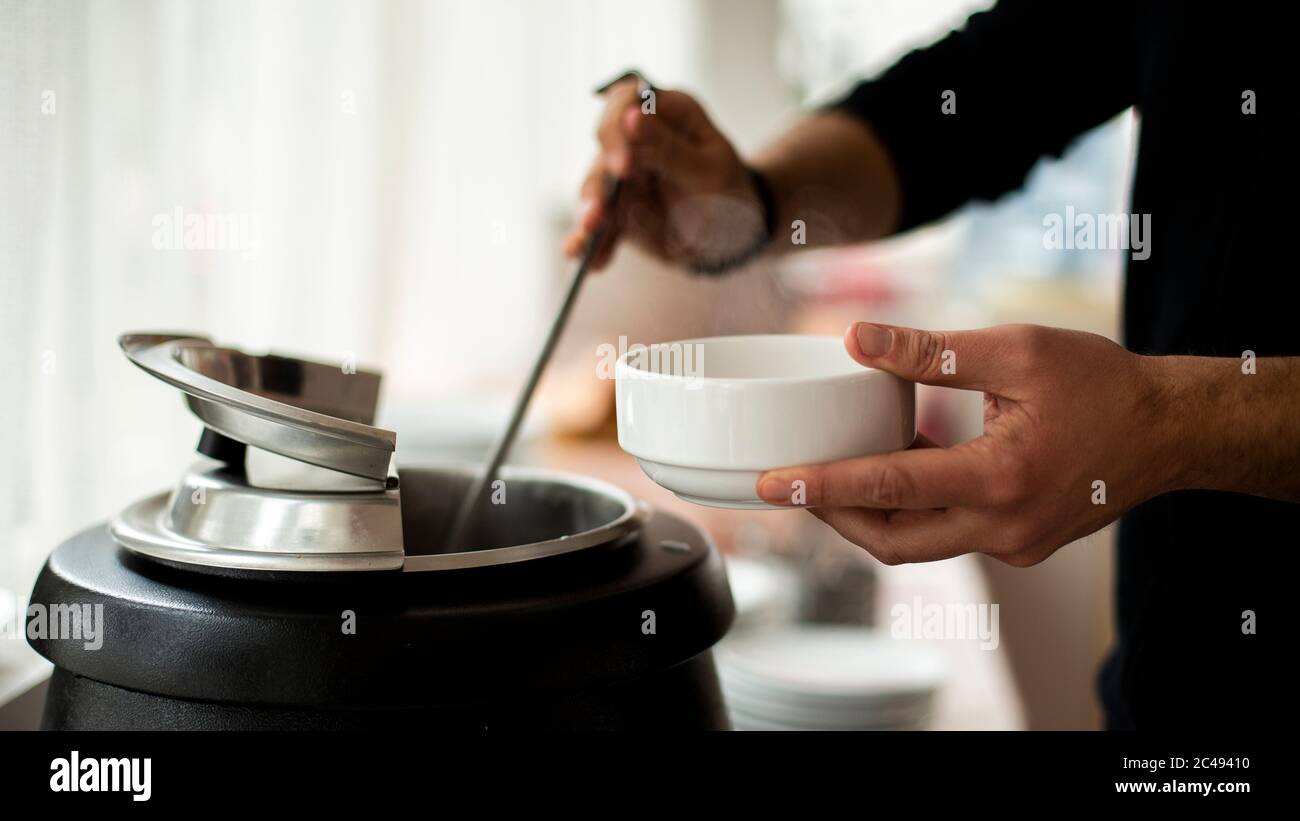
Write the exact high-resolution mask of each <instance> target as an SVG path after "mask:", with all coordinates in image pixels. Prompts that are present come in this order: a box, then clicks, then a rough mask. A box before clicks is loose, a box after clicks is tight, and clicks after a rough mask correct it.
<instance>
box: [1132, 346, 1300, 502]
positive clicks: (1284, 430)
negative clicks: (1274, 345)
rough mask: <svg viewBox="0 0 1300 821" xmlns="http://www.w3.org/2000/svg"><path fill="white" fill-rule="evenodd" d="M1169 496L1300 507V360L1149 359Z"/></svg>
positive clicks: (1190, 357)
mask: <svg viewBox="0 0 1300 821" xmlns="http://www.w3.org/2000/svg"><path fill="white" fill-rule="evenodd" d="M1144 361H1145V364H1146V365H1147V366H1148V367H1149V369H1150V371H1151V373H1152V374H1153V377H1154V382H1155V384H1156V385H1157V393H1156V395H1157V396H1158V399H1157V401H1159V402H1160V403H1161V405H1162V408H1163V410H1162V413H1161V416H1162V418H1165V419H1167V420H1168V425H1167V427H1166V429H1165V430H1162V431H1153V432H1152V434H1153V435H1155V436H1158V437H1160V438H1161V439H1162V441H1163V443H1164V444H1163V447H1164V451H1165V456H1164V459H1163V460H1162V461H1164V462H1165V463H1166V464H1167V465H1168V466H1169V470H1168V476H1169V485H1170V488H1171V489H1201V490H1223V491H1232V492H1237V493H1249V494H1252V495H1256V496H1265V497H1268V498H1272V499H1280V500H1283V501H1290V502H1300V358H1295V357H1290V358H1288V357H1271V358H1270V357H1266V358H1261V359H1257V360H1255V361H1254V363H1253V364H1254V371H1255V372H1254V373H1246V372H1243V364H1244V362H1245V360H1242V359H1232V358H1213V357H1196V356H1166V357H1146V358H1144Z"/></svg>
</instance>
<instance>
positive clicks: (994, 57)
mask: <svg viewBox="0 0 1300 821" xmlns="http://www.w3.org/2000/svg"><path fill="white" fill-rule="evenodd" d="M1139 5H1140V4H1137V3H1129V4H1121V3H1118V2H1115V0H1094V2H1091V3H1066V2H1058V0H1001V2H999V3H998V4H997V5H996V6H994V7H993V8H992V9H990V10H988V11H985V12H979V13H977V14H974V15H972V16H971V17H970V19H968V20H967V21H966V24H965V26H964V27H963V28H961V29H959V30H957V31H954V32H952V33H950V34H949V35H948V36H946V37H944V38H943V39H942V40H940V41H938V42H937V43H935V44H934V45H931V46H929V47H927V48H923V49H919V50H916V51H913V52H911V53H909V54H907V55H906V56H904V57H903V58H902V59H901V60H899V61H898V62H897V63H896V64H894V66H893V67H891V68H889V69H888V70H887V71H885V72H884V74H882V75H881V76H879V77H877V78H876V79H874V80H871V81H869V82H864V83H861V84H860V85H858V86H857V87H855V88H854V89H853V90H852V91H851V92H850V93H849V94H848V95H847V96H845V97H844V98H843V99H841V100H839V101H838V102H836V103H833V104H832V105H831V106H830V108H831V109H833V110H841V111H844V112H847V113H849V114H851V115H853V116H856V117H859V118H861V119H863V120H865V121H867V122H868V123H870V125H871V127H872V130H873V131H874V132H875V133H876V134H877V136H878V137H879V138H880V139H881V140H882V141H883V143H884V145H885V148H886V150H887V151H888V152H889V154H890V157H891V158H892V160H893V163H894V167H895V170H896V171H897V173H898V176H899V180H900V183H901V190H902V214H901V224H900V226H899V230H900V231H905V230H907V229H909V228H914V227H916V226H918V225H921V224H923V223H926V222H930V221H931V220H934V219H937V218H939V217H942V216H944V215H945V214H948V213H949V212H951V211H952V210H954V209H955V208H957V207H959V206H961V205H963V204H964V203H966V202H968V201H969V200H972V199H982V200H991V199H996V198H997V197H999V196H1001V195H1002V194H1004V193H1006V192H1008V191H1011V190H1013V189H1015V188H1018V187H1019V186H1020V185H1021V184H1022V183H1023V182H1024V179H1025V176H1026V174H1028V172H1029V170H1030V169H1031V168H1032V167H1033V166H1034V164H1035V162H1037V160H1038V159H1039V158H1040V157H1042V156H1044V155H1052V156H1060V155H1061V153H1062V152H1063V151H1064V150H1065V148H1066V147H1067V146H1068V145H1069V144H1070V142H1071V141H1072V140H1073V139H1074V138H1075V137H1077V136H1078V135H1079V134H1081V133H1083V132H1085V131H1087V130H1089V129H1091V128H1093V127H1095V126H1097V125H1100V124H1101V123H1103V122H1105V121H1106V120H1108V119H1110V118H1111V117H1113V116H1114V115H1115V114H1118V113H1119V112H1121V111H1123V110H1124V109H1126V108H1128V107H1129V106H1131V105H1133V104H1134V103H1135V102H1136V101H1137V95H1138V88H1139V78H1138V71H1139V66H1138V59H1137V47H1136V46H1137V40H1136V37H1137V29H1138V27H1137V25H1136V22H1135V20H1136V13H1135V11H1134V9H1135V7H1136V6H1139Z"/></svg>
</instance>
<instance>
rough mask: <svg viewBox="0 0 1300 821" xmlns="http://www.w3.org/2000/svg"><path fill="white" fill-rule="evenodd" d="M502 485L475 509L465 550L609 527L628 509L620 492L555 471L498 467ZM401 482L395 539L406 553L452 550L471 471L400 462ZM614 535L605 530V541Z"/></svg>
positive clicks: (494, 546) (570, 534)
mask: <svg viewBox="0 0 1300 821" xmlns="http://www.w3.org/2000/svg"><path fill="white" fill-rule="evenodd" d="M502 475H503V481H504V485H503V486H502V487H501V488H499V489H498V491H497V492H496V493H495V494H493V495H494V496H495V497H496V499H497V500H498V502H499V503H498V504H493V503H492V499H491V498H489V499H488V500H486V501H485V502H484V503H483V504H482V505H480V507H479V509H478V510H476V511H475V512H474V515H473V518H472V519H471V520H470V522H469V524H468V526H467V530H466V534H467V536H466V539H465V544H466V545H470V546H472V547H467V548H461V549H460V550H459V551H457V552H465V551H466V550H472V551H483V550H494V549H497V548H504V547H514V546H517V545H530V544H536V543H538V542H550V541H555V540H559V539H564V538H565V537H568V536H573V535H575V534H578V533H583V532H585V531H588V530H596V529H599V528H602V527H608V526H610V525H612V524H613V523H614V522H615V521H616V520H618V519H620V518H622V517H624V516H625V515H627V514H628V513H629V512H630V508H631V507H632V504H633V503H632V502H631V499H630V497H628V496H626V494H621V493H618V492H615V490H616V489H613V488H611V490H610V491H604V490H602V489H601V488H600V483H596V482H588V481H585V480H582V479H581V478H580V477H575V478H573V479H566V478H565V477H564V476H563V475H562V474H548V475H537V474H529V473H526V472H523V473H521V472H517V471H510V470H506V471H503V474H502ZM399 477H400V480H401V484H400V488H401V491H400V492H401V504H402V542H403V545H404V548H405V550H406V554H407V555H408V556H428V555H435V554H445V553H449V552H452V551H451V550H450V549H449V548H448V546H447V545H446V539H447V536H448V531H449V530H450V528H451V523H452V520H453V519H454V517H455V515H456V513H457V507H458V505H459V504H460V500H461V497H462V496H463V495H464V494H465V493H466V492H467V491H468V490H469V487H470V483H471V480H472V476H471V475H470V474H469V473H468V472H467V471H465V470H463V469H455V468H436V467H406V466H403V467H402V468H401V469H400V471H399ZM612 538H614V535H613V534H611V539H612Z"/></svg>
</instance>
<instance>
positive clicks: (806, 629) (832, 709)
mask: <svg viewBox="0 0 1300 821" xmlns="http://www.w3.org/2000/svg"><path fill="white" fill-rule="evenodd" d="M717 660H718V673H719V675H720V677H721V679H722V689H723V693H724V695H725V696H726V699H727V708H728V710H729V712H730V714H731V722H732V726H733V727H735V729H737V730H923V729H926V727H927V726H928V725H929V721H930V715H931V712H932V711H933V709H934V700H935V694H936V693H937V692H938V690H939V688H940V686H941V685H942V684H943V680H944V663H943V659H942V657H941V656H940V655H939V654H938V653H937V652H936V651H935V650H934V649H933V648H930V647H927V646H925V645H924V644H922V643H919V642H915V641H903V640H897V639H893V638H891V637H890V636H889V635H888V634H886V633H882V632H880V631H875V630H871V629H867V628H862V627H844V626H832V625H812V624H801V625H788V626H782V627H776V628H772V629H766V630H755V631H752V632H747V633H741V634H737V635H734V636H729V637H728V638H727V639H725V640H724V641H723V642H722V643H721V644H720V645H719V646H718V648H717Z"/></svg>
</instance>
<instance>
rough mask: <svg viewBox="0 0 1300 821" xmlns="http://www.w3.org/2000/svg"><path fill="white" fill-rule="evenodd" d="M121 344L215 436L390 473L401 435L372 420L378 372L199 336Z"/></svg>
mask: <svg viewBox="0 0 1300 821" xmlns="http://www.w3.org/2000/svg"><path fill="white" fill-rule="evenodd" d="M118 344H119V345H121V346H122V350H123V351H124V352H125V353H126V355H127V357H128V358H129V359H130V360H131V361H132V362H134V363H135V364H136V365H138V366H140V367H141V368H143V369H144V370H145V371H146V372H148V373H150V374H152V375H153V376H156V377H157V378H159V379H161V380H162V381H164V382H166V383H168V384H169V385H172V386H174V387H176V388H180V390H181V391H183V392H184V393H185V398H186V401H187V402H188V404H189V406H190V410H192V411H193V412H194V415H195V416H197V417H199V419H201V420H203V423H204V424H205V425H207V426H208V427H209V428H212V429H213V430H215V431H217V432H218V433H221V434H223V435H225V436H228V437H229V438H231V439H234V440H236V441H239V442H243V443H245V444H248V445H252V446H254V447H258V448H262V449H264V450H268V451H271V452H272V453H278V454H280V455H282V456H288V457H289V458H291V459H298V460H300V461H303V462H307V463H309V464H312V465H319V466H320V467H324V468H329V469H330V470H337V471H340V472H342V473H348V474H351V475H353V476H363V477H366V478H368V479H372V480H374V481H377V482H384V481H385V480H386V479H387V478H388V469H389V464H390V462H391V461H392V457H393V451H394V450H396V448H397V434H395V433H393V432H392V431H388V430H384V429H382V428H377V427H374V426H373V424H372V423H373V422H374V416H375V409H376V407H377V406H378V403H379V380H380V376H379V374H377V373H374V372H372V371H365V370H355V369H350V368H343V367H338V366H332V365H325V364H322V363H319V362H311V361H308V360H305V359H296V358H290V357H284V356H276V355H273V354H269V355H265V356H253V355H250V354H246V353H244V352H243V351H237V350H233V349H231V348H220V347H217V346H216V345H213V344H212V342H211V341H210V340H208V339H205V338H203V337H198V336H183V335H177V334H127V335H125V336H123V337H121V338H120V339H119V340H118Z"/></svg>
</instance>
